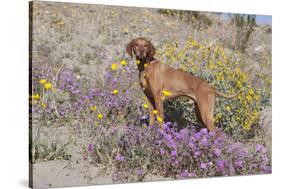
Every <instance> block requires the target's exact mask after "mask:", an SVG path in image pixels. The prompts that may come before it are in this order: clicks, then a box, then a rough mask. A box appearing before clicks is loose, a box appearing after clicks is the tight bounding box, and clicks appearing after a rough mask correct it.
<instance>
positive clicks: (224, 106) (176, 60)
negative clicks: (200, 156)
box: [157, 38, 271, 138]
mask: <svg viewBox="0 0 281 189" xmlns="http://www.w3.org/2000/svg"><path fill="white" fill-rule="evenodd" d="M157 56H158V58H159V59H160V60H161V61H162V62H165V63H167V64H170V65H171V66H173V67H176V68H178V69H181V70H183V71H186V72H188V73H191V74H193V75H196V76H198V77H200V78H202V79H204V80H206V81H208V82H209V83H210V84H211V85H212V86H214V87H215V88H216V89H218V90H220V91H222V92H224V93H227V94H233V93H238V95H237V97H236V98H233V99H225V98H223V97H218V98H217V102H216V106H215V107H216V108H215V121H216V125H217V126H219V127H220V128H222V129H223V130H224V131H226V132H227V133H229V134H232V135H233V136H235V137H236V138H241V137H243V136H244V137H245V136H247V134H248V133H249V132H248V131H249V130H250V129H251V127H252V126H253V125H256V124H257V123H258V120H259V112H260V111H261V110H262V109H263V108H264V107H265V106H266V105H268V103H266V101H267V100H265V99H264V98H263V96H262V94H265V93H266V94H268V93H270V91H271V89H270V87H269V86H270V85H265V86H266V87H267V88H265V90H264V88H261V87H260V88H254V87H253V84H252V83H251V82H250V79H249V77H250V75H249V74H247V73H246V72H244V71H243V70H242V69H241V68H243V67H244V66H245V63H244V62H243V58H241V57H240V56H238V54H237V53H231V54H230V53H228V54H227V53H226V52H225V51H224V50H223V49H222V48H221V47H219V46H217V47H209V46H208V45H203V44H200V43H198V42H196V41H195V40H193V39H192V38H188V39H187V40H186V41H185V42H184V43H183V44H180V43H179V42H171V43H169V42H168V43H166V44H165V45H164V46H163V48H160V49H159V51H158V54H157ZM265 78H266V77H264V78H258V79H260V80H263V82H264V83H265V82H266V79H265ZM255 82H257V81H255ZM269 96H270V95H268V96H267V97H265V98H267V99H268V98H270V97H269ZM168 106H169V109H170V111H171V112H174V110H175V109H183V110H186V109H187V110H188V111H185V112H184V113H183V114H182V117H184V118H185V119H186V120H188V121H189V122H190V121H192V123H196V122H197V121H196V120H197V118H196V117H195V114H194V113H193V110H194V107H192V106H190V105H188V103H187V102H184V101H182V100H177V101H173V102H172V103H169V105H168ZM179 106H184V107H182V108H178V107H179ZM176 119H178V120H179V119H180V118H176Z"/></svg>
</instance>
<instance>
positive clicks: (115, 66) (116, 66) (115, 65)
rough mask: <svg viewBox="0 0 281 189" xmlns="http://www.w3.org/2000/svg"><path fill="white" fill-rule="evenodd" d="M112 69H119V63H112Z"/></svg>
mask: <svg viewBox="0 0 281 189" xmlns="http://www.w3.org/2000/svg"><path fill="white" fill-rule="evenodd" d="M111 69H112V70H113V71H115V70H117V69H118V65H117V64H115V63H113V64H111Z"/></svg>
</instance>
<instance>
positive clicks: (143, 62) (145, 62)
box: [137, 57, 155, 73]
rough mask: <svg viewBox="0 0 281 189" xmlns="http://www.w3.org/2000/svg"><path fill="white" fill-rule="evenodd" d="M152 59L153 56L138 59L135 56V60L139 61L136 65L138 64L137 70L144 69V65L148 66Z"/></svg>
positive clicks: (141, 70)
mask: <svg viewBox="0 0 281 189" xmlns="http://www.w3.org/2000/svg"><path fill="white" fill-rule="evenodd" d="M153 60H155V58H154V57H145V58H140V59H138V58H137V61H140V63H139V64H137V65H138V70H139V72H140V73H141V72H143V71H144V69H145V67H146V66H149V65H150V63H151V62H152V61H153Z"/></svg>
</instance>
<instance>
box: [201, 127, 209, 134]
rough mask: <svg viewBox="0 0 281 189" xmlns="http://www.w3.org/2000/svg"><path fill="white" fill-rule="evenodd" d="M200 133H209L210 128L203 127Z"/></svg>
mask: <svg viewBox="0 0 281 189" xmlns="http://www.w3.org/2000/svg"><path fill="white" fill-rule="evenodd" d="M200 133H203V134H208V129H206V128H203V129H201V130H200Z"/></svg>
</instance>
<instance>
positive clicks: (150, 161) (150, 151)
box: [85, 122, 271, 182]
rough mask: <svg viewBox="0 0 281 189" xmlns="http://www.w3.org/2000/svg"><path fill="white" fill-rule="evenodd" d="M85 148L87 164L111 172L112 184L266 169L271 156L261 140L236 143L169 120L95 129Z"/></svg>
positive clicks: (252, 171) (267, 171) (205, 130)
mask: <svg viewBox="0 0 281 189" xmlns="http://www.w3.org/2000/svg"><path fill="white" fill-rule="evenodd" d="M96 129H97V130H98V132H96V133H101V134H97V135H96V136H95V137H93V139H94V140H93V142H92V143H90V144H89V145H88V146H87V147H85V159H87V160H88V161H89V162H90V163H91V164H96V165H98V164H106V165H108V167H110V168H112V169H113V170H114V173H113V174H112V179H113V181H115V182H127V181H141V180H143V179H144V177H145V176H146V175H147V174H151V173H152V174H155V175H159V176H163V177H169V178H178V179H180V178H196V177H210V176H230V175H246V174H264V173H270V172H271V169H270V160H269V159H268V156H267V151H266V149H265V148H264V147H263V146H262V145H260V144H250V145H245V144H242V143H237V142H234V141H233V140H232V139H231V138H229V137H227V136H226V135H225V134H224V133H221V134H220V135H217V134H216V133H214V132H208V131H207V129H201V130H200V131H198V132H196V130H195V129H194V128H189V129H187V128H184V129H181V130H178V129H176V128H174V127H173V125H172V123H169V122H168V123H166V124H165V126H164V129H159V128H158V127H135V126H125V127H122V128H116V127H111V128H104V127H98V128H96Z"/></svg>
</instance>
